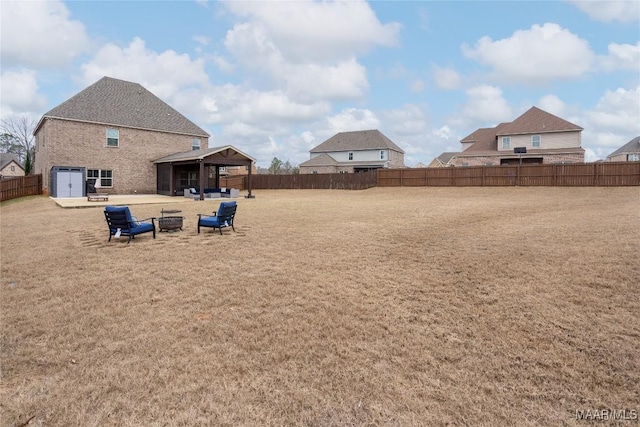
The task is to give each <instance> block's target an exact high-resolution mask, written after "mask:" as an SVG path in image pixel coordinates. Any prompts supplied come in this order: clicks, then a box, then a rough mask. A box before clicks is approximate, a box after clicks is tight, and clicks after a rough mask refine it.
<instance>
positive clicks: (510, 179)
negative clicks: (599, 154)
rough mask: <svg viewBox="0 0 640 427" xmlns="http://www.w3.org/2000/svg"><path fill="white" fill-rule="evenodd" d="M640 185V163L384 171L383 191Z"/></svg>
mask: <svg viewBox="0 0 640 427" xmlns="http://www.w3.org/2000/svg"><path fill="white" fill-rule="evenodd" d="M516 185H521V186H549V187H553V186H559V187H591V186H631V185H640V162H619V163H618V162H616V163H607V162H599V163H573V164H550V165H509V166H470V167H450V168H419V169H380V170H379V171H378V186H380V187H424V186H434V187H435V186H445V187H450V186H452V187H464V186H516Z"/></svg>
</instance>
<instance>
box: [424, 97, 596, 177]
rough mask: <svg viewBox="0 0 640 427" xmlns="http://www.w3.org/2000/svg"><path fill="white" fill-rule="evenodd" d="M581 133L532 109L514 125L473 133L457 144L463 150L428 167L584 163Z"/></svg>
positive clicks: (563, 121) (551, 115)
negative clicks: (460, 145)
mask: <svg viewBox="0 0 640 427" xmlns="http://www.w3.org/2000/svg"><path fill="white" fill-rule="evenodd" d="M582 130H583V129H582V128H581V127H580V126H577V125H575V124H573V123H570V122H568V121H566V120H564V119H561V118H560V117H557V116H554V115H553V114H550V113H547V112H546V111H543V110H541V109H539V108H537V107H531V108H530V109H529V110H527V111H526V112H525V113H523V114H522V115H521V116H520V117H518V118H517V119H515V120H514V121H513V122H510V123H501V124H499V125H498V126H496V127H493V128H481V129H478V130H476V131H475V132H473V133H472V134H471V135H469V136H467V137H465V138H463V139H462V140H461V141H460V143H461V144H462V151H460V152H456V153H443V155H441V156H439V157H438V158H437V159H435V160H434V161H433V162H432V163H431V164H430V166H432V167H446V166H483V165H486V166H493V165H504V164H515V163H520V162H522V163H523V164H547V163H583V162H584V149H583V148H582V147H581V134H582Z"/></svg>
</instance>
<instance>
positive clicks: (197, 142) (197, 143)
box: [191, 138, 201, 150]
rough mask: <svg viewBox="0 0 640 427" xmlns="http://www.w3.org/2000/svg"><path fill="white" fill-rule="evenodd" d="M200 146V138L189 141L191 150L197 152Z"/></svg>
mask: <svg viewBox="0 0 640 427" xmlns="http://www.w3.org/2000/svg"><path fill="white" fill-rule="evenodd" d="M200 144H201V141H200V138H193V139H192V140H191V149H192V150H199V149H200Z"/></svg>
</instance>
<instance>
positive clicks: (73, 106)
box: [34, 77, 209, 138]
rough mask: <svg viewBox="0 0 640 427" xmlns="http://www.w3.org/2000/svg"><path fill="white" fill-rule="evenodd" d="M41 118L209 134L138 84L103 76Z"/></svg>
mask: <svg viewBox="0 0 640 427" xmlns="http://www.w3.org/2000/svg"><path fill="white" fill-rule="evenodd" d="M45 118H56V119H63V120H75V121H81V122H89V123H100V124H105V125H111V126H122V127H130V128H136V129H145V130H155V131H161V132H169V133H177V134H184V135H193V136H199V137H205V138H208V137H209V134H208V133H207V132H205V131H204V130H202V129H201V128H200V127H198V126H197V125H196V124H195V123H193V122H192V121H191V120H189V119H187V118H186V117H185V116H183V115H182V114H180V113H179V112H178V111H176V110H175V109H173V108H172V107H171V106H169V105H168V104H167V103H165V102H164V101H163V100H161V99H160V98H158V97H157V96H155V95H154V94H153V93H151V92H149V91H148V90H147V89H145V88H144V87H142V85H140V84H138V83H132V82H127V81H124V80H118V79H114V78H111V77H103V78H101V79H100V80H98V81H97V82H95V83H94V84H92V85H91V86H89V87H87V88H86V89H84V90H82V91H81V92H79V93H78V94H76V95H74V96H72V97H71V98H69V99H68V100H67V101H65V102H63V103H62V104H60V105H58V106H57V107H54V108H53V109H51V110H49V111H48V112H47V113H45V114H44V115H43V116H42V119H40V122H39V123H38V125H37V126H36V129H35V131H34V134H35V133H36V132H37V131H38V129H39V128H40V126H41V124H42V123H43V122H44V119H45Z"/></svg>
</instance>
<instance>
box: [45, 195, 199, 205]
mask: <svg viewBox="0 0 640 427" xmlns="http://www.w3.org/2000/svg"><path fill="white" fill-rule="evenodd" d="M50 199H51V200H53V201H54V202H55V203H56V205H58V206H60V207H61V208H92V207H99V206H107V205H109V206H125V205H127V206H128V205H148V204H167V203H189V202H191V203H194V202H193V200H191V199H186V198H184V197H171V196H162V195H160V194H122V195H120V194H110V195H109V200H108V201H104V200H101V201H96V202H89V201H88V200H87V198H86V197H66V198H65V197H50Z"/></svg>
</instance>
